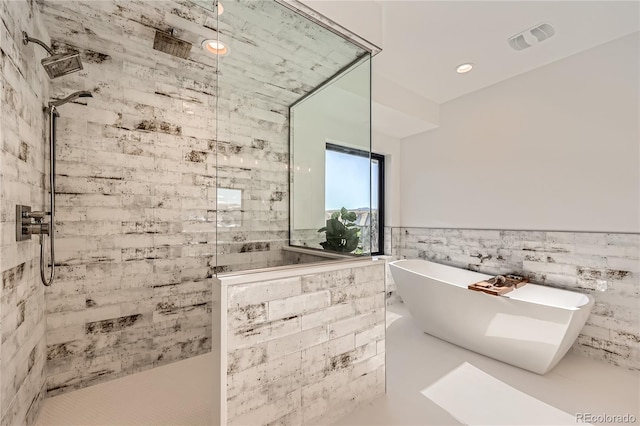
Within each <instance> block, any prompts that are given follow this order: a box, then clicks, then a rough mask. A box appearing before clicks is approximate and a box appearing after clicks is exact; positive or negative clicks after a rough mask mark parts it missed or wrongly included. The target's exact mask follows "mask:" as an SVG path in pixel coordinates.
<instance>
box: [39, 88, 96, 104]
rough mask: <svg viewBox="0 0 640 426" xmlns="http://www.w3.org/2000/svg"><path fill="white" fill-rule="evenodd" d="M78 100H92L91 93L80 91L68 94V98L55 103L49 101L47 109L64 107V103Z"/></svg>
mask: <svg viewBox="0 0 640 426" xmlns="http://www.w3.org/2000/svg"><path fill="white" fill-rule="evenodd" d="M78 98H93V95H92V94H91V92H88V91H86V90H80V91H78V92H73V93H72V94H70V95H69V96H67V97H66V98H64V99H60V100H57V101H49V108H51V107H59V106H61V105H64V104H66V103H69V102H71V101H73V100H75V99H78Z"/></svg>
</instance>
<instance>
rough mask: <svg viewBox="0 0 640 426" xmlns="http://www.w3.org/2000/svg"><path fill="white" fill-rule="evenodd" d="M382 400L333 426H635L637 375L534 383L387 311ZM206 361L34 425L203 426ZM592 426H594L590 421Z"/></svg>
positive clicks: (50, 405)
mask: <svg viewBox="0 0 640 426" xmlns="http://www.w3.org/2000/svg"><path fill="white" fill-rule="evenodd" d="M387 320H388V321H387V395H385V396H384V397H381V398H379V399H377V400H375V401H373V402H372V403H370V404H367V405H366V406H364V407H362V408H361V409H359V410H357V411H356V412H354V413H352V414H350V415H349V416H347V417H345V418H343V419H342V420H341V421H339V422H338V424H339V425H343V426H347V425H350V426H355V425H386V426H389V425H446V424H461V423H462V424H508V425H516V424H528V425H541V424H573V425H575V424H580V423H588V421H584V422H581V421H580V420H578V421H576V417H575V415H576V414H577V413H584V414H585V417H583V419H584V420H588V419H586V414H588V413H589V414H593V415H603V414H607V415H624V414H630V415H633V416H635V417H636V419H640V402H639V401H640V373H638V372H631V371H628V370H625V369H621V368H617V367H613V366H610V365H608V364H605V363H602V362H597V361H593V360H590V359H586V358H583V357H580V356H577V355H572V354H569V355H567V356H566V357H565V358H564V359H563V360H562V361H561V362H560V364H558V366H557V367H556V368H555V369H554V370H552V371H551V372H550V373H548V374H546V375H544V376H539V375H537V374H534V373H530V372H527V371H524V370H521V369H519V368H516V367H512V366H509V365H506V364H503V363H501V362H498V361H494V360H492V359H489V358H486V357H484V356H482V355H478V354H475V353H473V352H469V351H467V350H465V349H462V348H459V347H457V346H454V345H450V344H448V343H446V342H443V341H441V340H439V339H436V338H433V337H431V336H428V335H425V334H424V333H422V332H421V331H420V330H419V329H418V328H417V327H416V326H415V325H414V324H413V322H412V320H411V318H410V317H409V314H408V313H407V311H406V310H405V309H404V307H403V306H402V305H395V306H391V307H389V309H388V311H387ZM212 375H213V370H212V362H211V356H210V355H201V356H198V357H194V358H191V359H189V360H186V361H182V362H178V363H174V364H170V365H167V366H163V367H159V368H156V369H153V370H148V371H145V372H142V373H138V374H135V375H132V376H128V377H124V378H121V379H117V380H113V381H111V382H107V383H103V384H100V385H96V386H92V387H89V388H86V389H82V390H79V391H76V392H72V393H68V394H64V395H60V396H57V397H53V398H49V399H47V400H46V401H45V403H44V407H43V409H42V412H41V414H40V417H39V418H38V421H37V424H38V425H150V424H153V425H168V424H184V425H209V424H212V413H211V410H210V401H211V398H212V394H213V389H212V386H211V382H210V380H209V378H210V377H211V376H212ZM593 420H594V419H592V422H593V423H596V422H595V421H593Z"/></svg>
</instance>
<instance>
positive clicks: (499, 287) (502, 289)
mask: <svg viewBox="0 0 640 426" xmlns="http://www.w3.org/2000/svg"><path fill="white" fill-rule="evenodd" d="M528 282H529V278H525V277H523V276H520V275H516V274H508V275H497V276H495V277H492V278H490V279H488V280H486V281H480V282H477V283H474V284H469V290H473V291H481V292H483V293H487V294H491V295H494V296H501V295H503V294H506V293H509V292H510V291H511V290H513V289H514V288H520V287H522V286H523V285H525V284H526V283H528Z"/></svg>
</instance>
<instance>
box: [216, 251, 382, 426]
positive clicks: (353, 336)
mask: <svg viewBox="0 0 640 426" xmlns="http://www.w3.org/2000/svg"><path fill="white" fill-rule="evenodd" d="M384 277H385V275H384V263H383V262H373V263H364V265H363V266H360V265H357V266H355V265H354V266H351V267H348V268H347V269H344V268H343V269H339V270H335V271H331V272H324V273H319V274H311V275H302V276H295V277H291V278H285V279H281V280H273V281H262V282H257V283H250V284H241V285H235V286H229V287H227V288H226V290H227V309H228V311H227V324H228V331H227V334H226V339H227V346H228V354H229V355H228V360H227V363H226V371H227V377H226V389H227V408H226V410H227V419H228V424H229V425H247V424H251V425H276V424H287V425H296V424H298V425H303V424H304V425H310V424H323V425H325V424H330V423H331V422H332V421H334V420H337V419H338V418H340V417H342V416H344V415H346V414H347V413H348V412H350V411H352V410H353V409H354V408H356V407H357V406H358V405H360V404H362V403H365V402H368V401H370V400H372V399H373V398H375V397H376V396H379V395H382V394H383V393H384V390H385V375H384V369H385V352H384V349H385V345H384V342H385V317H384V312H385V306H384V304H385V302H384V300H385V292H384V280H385V278H384ZM224 290H225V288H223V291H224Z"/></svg>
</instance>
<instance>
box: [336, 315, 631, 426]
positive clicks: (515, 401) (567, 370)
mask: <svg viewBox="0 0 640 426" xmlns="http://www.w3.org/2000/svg"><path fill="white" fill-rule="evenodd" d="M578 413H585V414H587V413H590V414H593V415H602V414H608V415H616V414H621V415H624V414H627V413H628V414H631V415H634V416H635V418H636V419H640V373H639V372H632V371H629V370H626V369H622V368H618V367H614V366H611V365H609V364H605V363H603V362H598V361H594V360H591V359H587V358H584V357H581V356H578V355H573V354H568V355H567V356H566V357H565V358H564V359H563V360H562V361H560V363H559V364H558V365H557V366H556V367H555V368H554V369H553V370H551V372H549V373H547V374H546V375H544V376H540V375H538V374H534V373H530V372H528V371H525V370H522V369H520V368H517V367H512V366H510V365H507V364H504V363H502V362H499V361H495V360H493V359H490V358H487V357H485V356H482V355H479V354H476V353H474V352H470V351H468V350H465V349H462V348H460V347H458V346H455V345H451V344H449V343H446V342H444V341H442V340H439V339H437V338H435V337H431V336H429V335H426V334H424V333H423V332H421V331H420V330H419V329H418V327H417V326H416V325H415V324H414V323H413V320H412V319H411V317H410V316H409V313H408V312H407V310H406V309H405V308H404V306H403V305H402V304H400V305H394V306H391V307H389V308H388V309H387V394H386V395H385V396H383V397H381V398H379V399H377V400H376V401H374V402H372V403H370V404H368V405H366V406H364V407H363V408H361V409H360V410H358V411H356V412H354V413H352V414H350V415H349V416H347V417H345V418H343V419H342V420H341V421H340V422H339V423H338V424H339V425H344V426H346V425H350V426H355V425H447V424H485V425H488V424H489V425H498V424H501V425H517V424H524V425H543V424H553V425H558V424H570V425H575V424H580V423H589V422H588V421H585V422H581V420H580V419H578V421H576V417H575V416H576V414H578ZM582 418H583V419H586V416H584V417H582ZM592 421H593V419H592ZM594 423H595V422H594Z"/></svg>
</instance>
